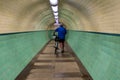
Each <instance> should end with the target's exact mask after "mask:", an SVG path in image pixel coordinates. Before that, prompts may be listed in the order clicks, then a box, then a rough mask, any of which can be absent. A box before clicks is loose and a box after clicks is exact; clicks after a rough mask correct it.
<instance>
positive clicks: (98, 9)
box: [0, 0, 120, 33]
mask: <svg viewBox="0 0 120 80" xmlns="http://www.w3.org/2000/svg"><path fill="white" fill-rule="evenodd" d="M119 3H120V0H114V1H112V0H59V21H60V22H62V23H64V24H65V25H66V27H67V29H69V30H80V31H94V32H107V33H120V27H119V26H120V16H119V13H120V5H119ZM53 23H54V16H53V14H52V10H51V7H50V3H49V0H0V33H9V32H22V31H36V30H47V29H48V28H49V27H51V26H52V24H53Z"/></svg>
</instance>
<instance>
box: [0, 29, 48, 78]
mask: <svg viewBox="0 0 120 80" xmlns="http://www.w3.org/2000/svg"><path fill="white" fill-rule="evenodd" d="M48 40H49V38H48V37H47V36H46V31H37V32H25V33H24V32H23V33H13V34H0V80H15V78H16V77H17V75H18V74H19V73H20V72H21V71H22V70H23V69H24V68H25V67H26V65H27V64H28V63H29V62H30V61H31V60H32V58H33V57H34V56H35V55H36V54H37V53H38V52H39V51H40V50H41V49H42V48H43V46H44V45H45V44H46V43H47V42H48Z"/></svg>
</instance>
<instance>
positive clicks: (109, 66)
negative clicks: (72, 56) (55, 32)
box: [67, 30, 120, 80]
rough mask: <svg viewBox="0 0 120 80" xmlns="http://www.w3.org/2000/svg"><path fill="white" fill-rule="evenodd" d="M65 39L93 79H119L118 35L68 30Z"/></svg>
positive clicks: (119, 39) (119, 52) (119, 40)
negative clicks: (67, 36)
mask: <svg viewBox="0 0 120 80" xmlns="http://www.w3.org/2000/svg"><path fill="white" fill-rule="evenodd" d="M68 35H69V38H67V41H68V43H69V45H70V46H71V47H72V49H73V50H74V52H75V53H76V55H77V56H78V58H79V59H80V60H81V61H82V63H83V65H84V66H85V68H86V69H87V70H88V72H89V73H90V75H91V76H92V77H93V79H94V80H120V75H119V74H120V36H118V35H115V34H114V35H112V34H111V35H109V34H100V33H99V34H98V33H90V32H81V31H72V30H71V31H69V33H68Z"/></svg>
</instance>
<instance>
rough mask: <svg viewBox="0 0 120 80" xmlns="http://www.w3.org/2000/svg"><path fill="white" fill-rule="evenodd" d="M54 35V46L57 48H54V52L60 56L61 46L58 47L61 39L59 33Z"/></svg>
mask: <svg viewBox="0 0 120 80" xmlns="http://www.w3.org/2000/svg"><path fill="white" fill-rule="evenodd" d="M53 37H54V41H55V46H54V48H55V50H54V54H55V55H56V56H58V50H59V47H58V45H59V39H58V37H57V35H53Z"/></svg>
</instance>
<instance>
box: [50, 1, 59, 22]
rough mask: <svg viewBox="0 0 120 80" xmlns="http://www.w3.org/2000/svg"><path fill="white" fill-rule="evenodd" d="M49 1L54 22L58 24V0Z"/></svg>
mask: <svg viewBox="0 0 120 80" xmlns="http://www.w3.org/2000/svg"><path fill="white" fill-rule="evenodd" d="M49 1H50V4H51V8H52V11H53V15H54V19H55V23H56V24H59V20H58V0H49Z"/></svg>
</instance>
